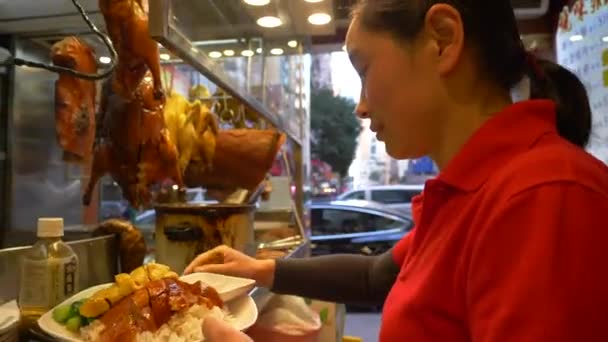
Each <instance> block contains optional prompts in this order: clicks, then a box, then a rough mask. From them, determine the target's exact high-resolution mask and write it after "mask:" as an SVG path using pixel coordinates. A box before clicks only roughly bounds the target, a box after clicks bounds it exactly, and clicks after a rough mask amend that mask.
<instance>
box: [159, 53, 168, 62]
mask: <svg viewBox="0 0 608 342" xmlns="http://www.w3.org/2000/svg"><path fill="white" fill-rule="evenodd" d="M160 59H162V60H163V61H168V60H170V59H171V56H169V54H168V53H161V54H160Z"/></svg>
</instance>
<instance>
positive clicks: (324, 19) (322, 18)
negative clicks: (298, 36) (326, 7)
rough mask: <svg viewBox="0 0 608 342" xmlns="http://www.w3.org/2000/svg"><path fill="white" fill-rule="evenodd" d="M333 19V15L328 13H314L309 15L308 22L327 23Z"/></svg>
mask: <svg viewBox="0 0 608 342" xmlns="http://www.w3.org/2000/svg"><path fill="white" fill-rule="evenodd" d="M330 21H331V16H330V15H329V14H327V13H322V12H319V13H314V14H311V15H310V16H309V17H308V22H309V23H311V24H313V25H325V24H328V23H329V22H330Z"/></svg>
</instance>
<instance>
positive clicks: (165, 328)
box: [38, 273, 258, 342]
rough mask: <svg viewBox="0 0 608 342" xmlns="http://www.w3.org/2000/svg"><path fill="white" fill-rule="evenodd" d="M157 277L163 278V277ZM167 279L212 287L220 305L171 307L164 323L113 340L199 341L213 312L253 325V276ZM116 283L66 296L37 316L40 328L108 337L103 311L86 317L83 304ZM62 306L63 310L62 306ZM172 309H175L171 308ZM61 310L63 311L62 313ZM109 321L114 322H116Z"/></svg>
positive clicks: (61, 334) (77, 336) (76, 336)
mask: <svg viewBox="0 0 608 342" xmlns="http://www.w3.org/2000/svg"><path fill="white" fill-rule="evenodd" d="M117 279H118V278H117ZM157 281H160V282H162V281H163V280H157ZM168 282H170V283H172V284H173V283H181V284H185V285H188V284H190V285H188V286H201V287H204V288H206V287H211V288H213V289H214V290H215V291H217V294H219V297H220V299H221V301H222V302H223V303H222V304H223V305H222V307H221V308H220V306H216V305H213V306H212V305H209V304H207V305H205V304H202V303H200V302H199V303H194V304H192V303H189V304H183V305H181V306H180V308H179V309H177V310H176V311H170V312H171V314H170V317H169V318H168V320H164V321H163V322H164V324H162V325H161V326H160V327H158V326H155V327H154V328H152V329H141V330H138V332H137V333H136V335H134V336H130V337H129V338H128V339H124V338H123V337H120V338H117V337H116V336H115V337H114V338H115V339H116V340H121V341H125V340H127V341H136V342H159V341H171V342H173V341H175V342H198V341H204V336H203V333H202V323H203V321H204V319H205V318H206V317H211V316H213V317H215V318H218V319H222V320H224V321H226V322H228V323H229V324H230V325H232V326H233V327H234V328H236V329H238V330H241V331H243V330H245V329H247V328H249V327H250V326H252V325H253V324H254V323H255V321H256V320H257V317H258V311H257V306H256V304H255V302H254V301H253V299H252V298H251V296H249V292H250V291H251V289H252V288H253V286H255V285H254V282H253V281H252V280H249V279H242V278H235V277H225V276H221V275H215V274H204V273H194V274H190V275H188V276H183V277H180V278H175V279H170V280H168ZM116 284H118V281H117V282H115V283H109V284H102V285H98V286H94V287H91V288H89V289H86V290H84V291H82V292H80V293H78V294H76V295H74V296H73V297H71V298H69V299H67V300H66V301H64V302H63V303H61V304H59V305H58V306H57V307H56V308H54V309H53V310H51V311H49V312H47V313H46V314H44V315H43V316H42V317H41V318H40V319H39V320H38V324H39V326H40V328H41V329H42V330H43V331H45V332H46V333H47V334H49V335H51V336H53V337H55V338H57V339H59V340H62V341H73V342H83V341H100V340H104V339H105V340H107V335H102V334H103V333H104V331H105V330H106V328H107V327H106V325H105V324H104V322H106V321H107V319H106V315H105V313H104V315H100V316H99V317H97V318H100V319H96V318H92V319H91V318H88V317H86V315H84V316H83V315H82V312H83V306H84V305H85V304H83V303H86V301H90V299H91V298H94V297H95V296H96V295H97V294H99V293H100V291H101V292H103V291H108V289H110V288H111V287H112V286H114V287H116ZM148 292H149V290H148ZM133 295H134V294H133ZM127 297H129V295H127V296H125V297H124V298H123V300H124V299H127ZM180 298H181V297H180ZM225 298H226V299H225ZM152 300H153V297H152V294H150V298H149V301H150V306H152ZM120 303H121V301H118V302H116V303H114V304H113V306H112V308H113V307H114V306H118V305H120ZM180 303H181V302H180ZM123 306H124V305H123ZM132 307H133V304H131V306H130V307H129V308H130V309H129V310H130V313H129V316H131V315H133V309H132ZM62 308H64V309H65V310H62ZM112 308H110V309H109V310H108V311H107V313H108V315H109V316H110V319H112V317H114V316H112V313H111V310H112ZM146 309H147V310H148V311H150V308H149V307H145V308H144V309H142V311H141V317H144V316H145V315H146V311H145V310H146ZM171 310H174V309H173V308H172V309H171ZM62 311H65V313H64V312H62ZM62 315H63V316H62ZM135 315H140V313H135ZM118 316H121V315H118ZM152 321H154V318H152ZM73 322H74V323H73ZM111 325H112V326H115V323H112V324H111ZM104 336H105V338H104Z"/></svg>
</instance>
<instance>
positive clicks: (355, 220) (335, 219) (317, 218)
mask: <svg viewBox="0 0 608 342" xmlns="http://www.w3.org/2000/svg"><path fill="white" fill-rule="evenodd" d="M311 224H312V235H332V234H349V233H363V232H369V231H380V230H387V229H394V228H400V227H403V226H404V224H403V222H400V221H397V220H393V219H392V218H389V217H386V216H384V215H382V214H378V215H376V214H369V213H363V212H358V211H354V210H343V209H313V210H312V211H311Z"/></svg>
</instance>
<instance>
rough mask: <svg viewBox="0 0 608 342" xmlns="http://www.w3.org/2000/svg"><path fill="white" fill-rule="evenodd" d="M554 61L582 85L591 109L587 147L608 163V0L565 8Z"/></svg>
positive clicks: (592, 0)
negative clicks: (589, 135) (591, 124)
mask: <svg viewBox="0 0 608 342" xmlns="http://www.w3.org/2000/svg"><path fill="white" fill-rule="evenodd" d="M555 50H556V52H557V62H558V63H559V64H561V65H563V66H565V67H566V68H568V69H569V70H571V71H573V72H574V73H575V74H576V75H577V76H578V77H579V78H580V79H581V81H582V82H583V84H585V88H586V89H587V93H588V96H589V101H590V104H591V109H592V112H593V129H592V135H591V139H590V141H589V145H588V150H589V152H591V153H592V154H594V155H595V156H596V157H597V158H599V159H601V160H603V161H604V162H605V163H607V164H608V1H606V0H578V1H576V2H575V3H574V4H573V5H572V6H571V7H568V6H566V7H564V9H563V10H562V12H561V13H560V16H559V23H558V31H557V35H556V41H555Z"/></svg>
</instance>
